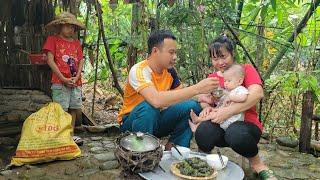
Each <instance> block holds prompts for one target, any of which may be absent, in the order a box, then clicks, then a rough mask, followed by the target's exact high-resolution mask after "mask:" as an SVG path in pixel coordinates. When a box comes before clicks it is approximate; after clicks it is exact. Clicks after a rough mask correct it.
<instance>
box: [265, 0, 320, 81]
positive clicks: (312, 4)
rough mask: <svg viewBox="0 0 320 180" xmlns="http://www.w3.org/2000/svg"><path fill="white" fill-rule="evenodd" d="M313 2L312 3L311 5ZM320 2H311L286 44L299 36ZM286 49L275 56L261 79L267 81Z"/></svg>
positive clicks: (317, 0) (319, 0)
mask: <svg viewBox="0 0 320 180" xmlns="http://www.w3.org/2000/svg"><path fill="white" fill-rule="evenodd" d="M312 2H314V3H312ZM319 3H320V0H315V1H313V0H312V1H311V6H310V8H309V10H308V12H307V13H306V14H305V16H304V17H303V19H302V20H301V21H300V23H299V24H298V26H297V28H296V29H295V30H294V32H292V34H291V36H290V37H289V39H288V43H292V42H293V41H294V40H295V39H296V37H297V36H298V35H299V33H300V32H301V30H302V29H303V28H304V27H305V26H306V24H307V22H308V20H309V18H310V17H311V15H312V14H313V13H314V10H315V9H317V7H318V6H319ZM287 50H288V47H284V48H283V49H282V50H281V51H280V52H279V53H278V54H277V56H276V58H275V60H274V61H273V62H272V64H271V65H270V66H269V69H268V71H267V72H266V74H265V75H264V78H263V79H268V78H269V77H270V75H271V73H272V72H273V71H274V69H275V68H276V66H277V65H278V64H279V62H280V61H281V59H282V57H283V56H284V55H285V53H286V52H287Z"/></svg>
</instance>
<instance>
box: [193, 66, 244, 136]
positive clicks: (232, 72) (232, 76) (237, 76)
mask: <svg viewBox="0 0 320 180" xmlns="http://www.w3.org/2000/svg"><path fill="white" fill-rule="evenodd" d="M223 78H224V87H225V90H224V93H223V94H224V95H223V96H222V97H221V98H220V99H218V101H216V98H215V97H214V96H213V95H210V96H211V97H209V96H208V95H205V96H206V97H204V98H202V99H207V101H205V103H207V104H210V105H212V104H216V108H219V107H227V106H229V105H230V104H231V103H241V102H244V101H246V99H247V96H248V94H249V92H248V90H247V89H246V88H245V87H243V86H241V85H242V83H243V80H244V70H243V67H242V66H241V65H238V64H234V65H231V66H230V67H229V68H228V69H227V70H226V71H225V72H224V73H223ZM215 94H216V93H215ZM199 101H200V102H201V98H199ZM202 111H205V109H204V110H202ZM212 113H214V112H208V113H202V112H201V113H200V114H204V115H203V116H200V117H199V116H197V115H196V114H195V113H194V112H193V111H191V113H190V117H191V119H192V122H191V121H190V122H189V125H190V128H191V130H192V131H193V132H195V131H196V129H197V126H198V124H199V123H200V122H202V121H207V120H210V119H211V116H212ZM236 121H244V114H243V113H240V114H237V115H234V116H232V117H230V118H229V119H227V120H226V121H224V122H223V123H222V124H220V127H221V128H222V129H224V130H226V129H227V128H228V127H229V126H230V124H232V123H233V122H236Z"/></svg>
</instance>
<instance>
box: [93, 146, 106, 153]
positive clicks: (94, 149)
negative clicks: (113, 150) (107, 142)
mask: <svg viewBox="0 0 320 180" xmlns="http://www.w3.org/2000/svg"><path fill="white" fill-rule="evenodd" d="M101 151H104V148H103V147H92V148H91V149H90V152H92V153H100V152H101Z"/></svg>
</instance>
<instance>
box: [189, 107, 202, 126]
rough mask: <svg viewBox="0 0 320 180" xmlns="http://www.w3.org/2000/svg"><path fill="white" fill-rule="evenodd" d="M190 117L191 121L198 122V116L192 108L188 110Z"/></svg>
mask: <svg viewBox="0 0 320 180" xmlns="http://www.w3.org/2000/svg"><path fill="white" fill-rule="evenodd" d="M190 118H191V120H192V122H193V123H198V122H199V120H200V118H199V116H197V115H196V113H194V112H193V110H192V109H191V111H190Z"/></svg>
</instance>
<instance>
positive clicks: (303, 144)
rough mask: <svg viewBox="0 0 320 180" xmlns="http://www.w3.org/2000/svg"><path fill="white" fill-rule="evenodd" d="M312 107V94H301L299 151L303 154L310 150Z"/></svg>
mask: <svg viewBox="0 0 320 180" xmlns="http://www.w3.org/2000/svg"><path fill="white" fill-rule="evenodd" d="M313 105H314V101H313V92H312V91H307V92H305V93H304V94H303V101H302V115H301V127H300V138H299V151H300V152H304V153H308V152H309V150H310V141H311V126H312V115H313Z"/></svg>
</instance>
